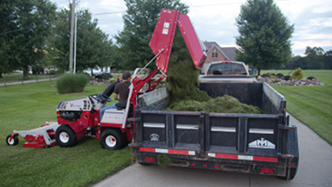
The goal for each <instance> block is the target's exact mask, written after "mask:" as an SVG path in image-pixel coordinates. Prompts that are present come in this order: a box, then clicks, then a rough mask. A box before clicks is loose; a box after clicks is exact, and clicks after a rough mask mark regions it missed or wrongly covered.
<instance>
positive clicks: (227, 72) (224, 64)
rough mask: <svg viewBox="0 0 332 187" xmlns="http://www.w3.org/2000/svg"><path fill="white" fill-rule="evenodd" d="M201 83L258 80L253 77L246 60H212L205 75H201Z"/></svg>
mask: <svg viewBox="0 0 332 187" xmlns="http://www.w3.org/2000/svg"><path fill="white" fill-rule="evenodd" d="M199 82H200V83H218V82H225V83H227V82H233V83H234V82H237V83H250V82H257V80H256V79H255V78H254V77H251V76H250V74H249V71H248V67H247V65H246V64H245V63H244V62H238V61H218V62H212V63H211V64H210V65H209V66H208V68H207V70H206V71H205V74H204V75H201V76H200V77H199Z"/></svg>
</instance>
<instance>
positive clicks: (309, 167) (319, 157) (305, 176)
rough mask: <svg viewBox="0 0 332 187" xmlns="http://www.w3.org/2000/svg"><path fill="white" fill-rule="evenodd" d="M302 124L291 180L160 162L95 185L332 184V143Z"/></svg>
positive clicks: (305, 186)
mask: <svg viewBox="0 0 332 187" xmlns="http://www.w3.org/2000/svg"><path fill="white" fill-rule="evenodd" d="M291 121H292V122H293V123H294V124H295V125H296V126H297V127H298V136H299V147H300V163H299V168H298V171H297V175H296V176H295V178H294V179H293V180H291V181H285V180H282V179H280V178H278V177H268V176H261V175H253V174H244V173H233V172H224V171H210V170H200V169H193V168H180V167H167V168H165V169H163V168H160V167H158V166H156V165H151V166H141V165H139V164H134V165H131V166H130V167H127V168H126V169H124V170H122V171H120V172H118V173H116V174H114V175H112V176H110V177H108V178H106V179H105V180H103V181H101V182H99V183H97V184H95V185H94V186H95V187H109V186H112V187H127V186H144V187H164V186H190V187H195V186H197V187H202V186H218V187H222V186H230V187H237V186H241V187H242V186H244V187H247V186H248V187H267V186H268V187H274V186H282V187H309V186H310V187H331V186H332V171H331V170H332V146H331V145H330V144H328V143H327V142H326V141H324V140H323V139H321V138H320V137H319V136H318V135H317V134H316V133H315V132H313V131H312V130H311V129H309V128H308V127H307V126H305V125H304V124H303V123H301V122H299V121H298V120H297V119H295V118H294V117H291Z"/></svg>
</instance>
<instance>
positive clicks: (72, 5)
mask: <svg viewBox="0 0 332 187" xmlns="http://www.w3.org/2000/svg"><path fill="white" fill-rule="evenodd" d="M74 23H75V0H73V3H72V4H71V27H70V44H69V73H72V72H73V71H72V67H73V38H74Z"/></svg>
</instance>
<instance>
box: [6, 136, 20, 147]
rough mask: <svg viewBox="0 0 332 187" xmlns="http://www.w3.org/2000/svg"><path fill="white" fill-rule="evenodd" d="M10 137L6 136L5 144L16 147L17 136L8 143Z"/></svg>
mask: <svg viewBox="0 0 332 187" xmlns="http://www.w3.org/2000/svg"><path fill="white" fill-rule="evenodd" d="M10 137H11V134H10V135H8V136H7V138H6V142H7V145H10V146H12V145H17V144H18V137H17V135H14V137H13V139H12V140H11V141H10Z"/></svg>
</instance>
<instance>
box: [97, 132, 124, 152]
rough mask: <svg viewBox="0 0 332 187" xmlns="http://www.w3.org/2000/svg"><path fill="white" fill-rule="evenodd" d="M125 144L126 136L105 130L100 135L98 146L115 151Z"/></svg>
mask: <svg viewBox="0 0 332 187" xmlns="http://www.w3.org/2000/svg"><path fill="white" fill-rule="evenodd" d="M126 143H127V137H126V134H124V133H122V132H121V131H120V130H117V129H106V130H104V131H103V132H102V133H101V136H100V145H101V147H102V148H103V149H109V150H110V149H111V150H117V149H121V148H123V147H124V146H125V145H126Z"/></svg>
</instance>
